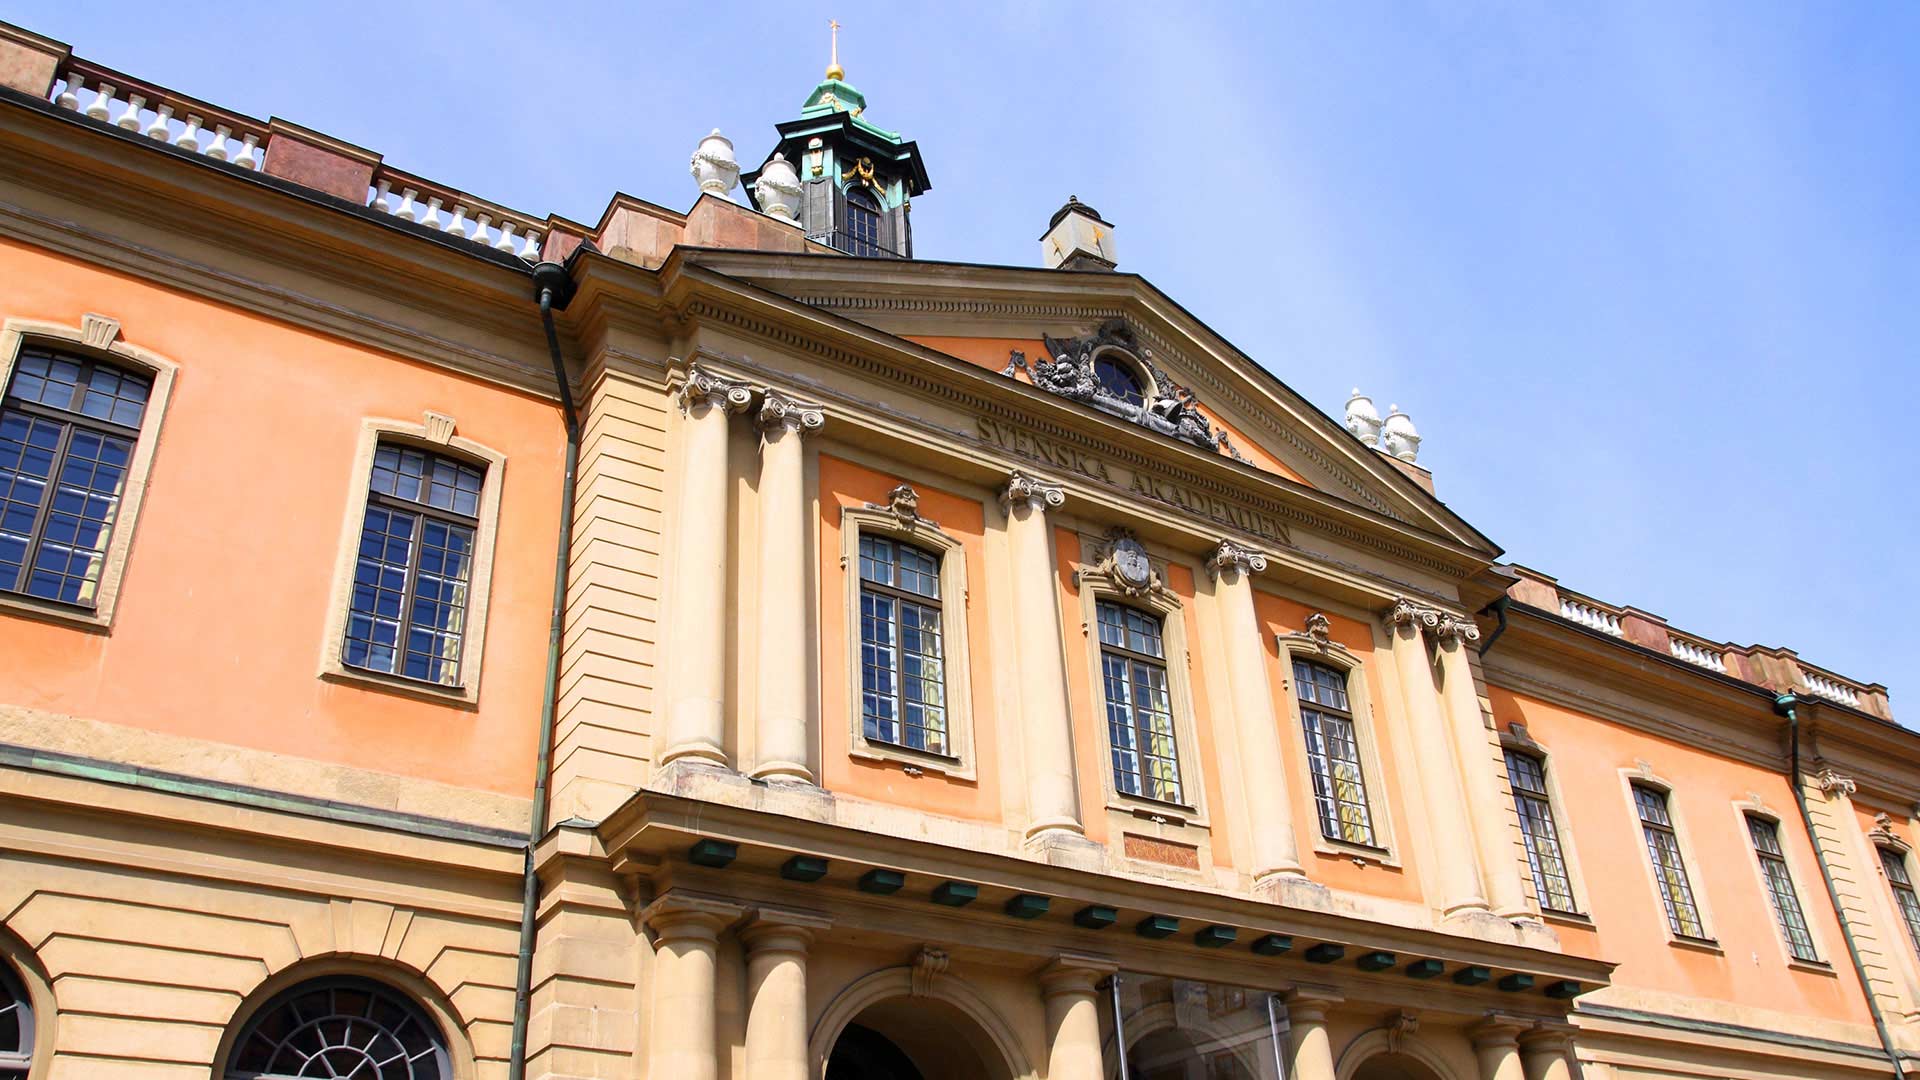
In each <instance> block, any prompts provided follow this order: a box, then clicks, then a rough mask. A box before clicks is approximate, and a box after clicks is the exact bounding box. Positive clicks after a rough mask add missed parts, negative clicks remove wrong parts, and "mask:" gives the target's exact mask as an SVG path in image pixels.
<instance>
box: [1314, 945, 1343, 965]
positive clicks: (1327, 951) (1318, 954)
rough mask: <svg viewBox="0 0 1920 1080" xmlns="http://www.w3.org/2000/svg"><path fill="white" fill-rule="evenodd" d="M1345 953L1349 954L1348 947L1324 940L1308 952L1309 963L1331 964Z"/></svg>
mask: <svg viewBox="0 0 1920 1080" xmlns="http://www.w3.org/2000/svg"><path fill="white" fill-rule="evenodd" d="M1345 955H1347V947H1346V946H1345V945H1335V944H1334V943H1333V942H1331V941H1323V942H1321V943H1320V944H1318V945H1315V946H1314V947H1313V948H1311V949H1308V950H1307V952H1306V957H1307V963H1309V964H1331V963H1333V962H1334V961H1336V960H1338V959H1340V958H1341V957H1343V956H1345Z"/></svg>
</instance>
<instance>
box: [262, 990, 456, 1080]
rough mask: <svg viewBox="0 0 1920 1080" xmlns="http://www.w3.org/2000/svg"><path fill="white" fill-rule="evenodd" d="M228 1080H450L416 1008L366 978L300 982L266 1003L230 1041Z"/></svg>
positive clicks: (428, 1024) (435, 1030)
mask: <svg viewBox="0 0 1920 1080" xmlns="http://www.w3.org/2000/svg"><path fill="white" fill-rule="evenodd" d="M233 1045H234V1050H233V1057H232V1060H231V1063H230V1064H229V1065H228V1067H227V1074H226V1075H227V1080H255V1078H266V1077H301V1078H306V1077H314V1078H319V1077H326V1078H336V1077H352V1078H353V1080H450V1078H451V1077H452V1076H453V1069H452V1067H451V1065H450V1063H449V1061H448V1059H447V1044H446V1039H445V1038H444V1037H443V1036H442V1035H441V1034H440V1028H439V1025H437V1024H435V1023H434V1022H433V1019H432V1018H431V1017H429V1016H428V1015H427V1014H426V1012H425V1011H424V1010H422V1009H421V1008H420V1006H419V1005H417V1004H415V1003H414V1002H413V1001H412V1000H411V999H409V998H408V997H406V996H405V995H402V994H400V993H399V992H398V991H395V990H393V989H392V988H390V987H387V986H385V985H383V984H381V983H377V982H373V981H371V980H368V979H323V980H315V981H313V982H308V983H302V984H301V985H299V986H296V987H294V988H293V989H292V990H289V991H287V992H286V993H284V994H281V995H280V996H279V997H276V998H274V999H273V1000H272V1001H269V1002H267V1004H266V1005H265V1006H263V1007H262V1008H261V1009H260V1011H259V1012H258V1013H255V1014H254V1016H253V1018H252V1019H251V1020H249V1021H248V1022H247V1026H246V1028H245V1029H243V1030H242V1031H241V1033H240V1037H239V1038H238V1039H236V1040H234V1044H233Z"/></svg>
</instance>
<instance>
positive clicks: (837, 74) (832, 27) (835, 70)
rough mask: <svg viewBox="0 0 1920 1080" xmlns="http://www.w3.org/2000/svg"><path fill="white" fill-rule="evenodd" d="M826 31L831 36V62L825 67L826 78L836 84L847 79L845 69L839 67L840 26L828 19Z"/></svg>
mask: <svg viewBox="0 0 1920 1080" xmlns="http://www.w3.org/2000/svg"><path fill="white" fill-rule="evenodd" d="M827 29H828V30H829V31H830V32H832V34H833V61H832V62H831V63H829V64H828V65H827V78H829V79H832V80H834V81H836V82H838V81H839V80H841V79H844V78H846V77H847V72H846V69H845V68H843V67H841V66H840V24H839V23H838V22H836V21H834V20H833V19H828V20H827Z"/></svg>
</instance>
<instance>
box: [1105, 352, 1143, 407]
mask: <svg viewBox="0 0 1920 1080" xmlns="http://www.w3.org/2000/svg"><path fill="white" fill-rule="evenodd" d="M1093 377H1094V378H1096V379H1098V380H1100V388H1101V389H1102V390H1105V391H1106V392H1107V393H1109V394H1111V395H1113V396H1114V397H1117V398H1119V399H1120V400H1121V401H1124V402H1126V403H1127V404H1129V405H1132V406H1133V407H1134V408H1136V409H1138V408H1143V407H1145V406H1146V404H1147V389H1146V387H1145V386H1144V385H1142V384H1141V382H1140V376H1138V375H1136V374H1134V371H1133V369H1132V368H1131V367H1129V366H1128V365H1127V363H1126V362H1125V361H1122V360H1120V359H1117V358H1116V357H1113V356H1101V357H1098V358H1096V359H1095V360H1094V361H1093Z"/></svg>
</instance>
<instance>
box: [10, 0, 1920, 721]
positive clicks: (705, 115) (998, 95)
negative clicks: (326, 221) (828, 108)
mask: <svg viewBox="0 0 1920 1080" xmlns="http://www.w3.org/2000/svg"><path fill="white" fill-rule="evenodd" d="M962 8H965V10H962ZM561 12H564V20H562V21H558V22H556V19H555V15H556V13H561ZM829 16H832V17H836V18H838V19H839V20H840V21H841V22H842V23H843V24H844V25H845V29H844V30H843V32H842V39H841V46H842V47H841V59H842V62H843V63H844V65H845V66H846V69H847V77H848V81H850V82H852V83H853V84H855V85H856V86H858V87H859V88H860V89H861V90H862V91H864V92H865V93H866V95H867V99H868V103H869V105H868V107H869V114H870V116H871V118H872V119H873V120H874V121H875V122H877V123H879V124H881V125H883V126H885V127H890V128H894V129H896V130H900V131H902V132H904V133H905V134H906V135H908V136H909V137H911V138H915V139H917V140H918V141H919V143H920V146H921V149H922V151H923V152H924V154H925V157H926V161H927V166H928V169H929V171H930V173H931V175H932V178H933V185H934V187H933V190H932V191H931V192H929V193H928V194H927V195H926V196H925V197H923V198H922V199H918V200H916V201H915V207H914V209H915V214H914V226H915V231H916V236H915V247H916V250H917V251H918V252H919V253H920V254H921V255H922V256H924V257H929V258H940V259H956V260H971V261H982V262H1000V263H1014V264H1032V263H1034V262H1036V261H1037V258H1038V250H1039V248H1038V244H1037V243H1036V242H1035V239H1036V237H1038V236H1039V234H1040V232H1041V231H1042V229H1043V227H1044V226H1045V224H1046V219H1047V217H1048V215H1049V214H1050V213H1051V212H1052V211H1053V210H1054V209H1056V208H1057V207H1058V206H1059V205H1060V203H1061V202H1062V201H1063V200H1064V199H1065V198H1066V197H1067V195H1069V194H1077V195H1079V196H1080V198H1081V199H1083V200H1084V201H1086V202H1089V203H1091V204H1093V205H1094V206H1096V207H1098V208H1099V210H1100V211H1101V213H1102V214H1103V215H1104V216H1105V217H1107V218H1108V220H1110V221H1113V222H1114V223H1115V224H1116V225H1117V227H1118V228H1117V231H1116V238H1117V240H1118V243H1119V245H1120V259H1121V265H1122V268H1124V269H1128V270H1133V271H1136V272H1139V273H1141V274H1144V275H1146V276H1147V277H1148V278H1149V279H1150V280H1152V281H1153V282H1154V283H1155V284H1156V285H1158V286H1159V287H1160V288H1162V289H1164V290H1166V291H1167V292H1168V293H1169V294H1171V295H1173V296H1174V297H1175V298H1176V299H1178V300H1179V301H1180V302H1181V303H1183V304H1184V305H1186V306H1187V307H1188V308H1189V309H1190V310H1192V311H1193V312H1194V313H1195V314H1197V315H1198V316H1200V317H1201V318H1203V319H1205V320H1207V321H1208V322H1209V323H1210V324H1211V325H1212V326H1213V327H1214V328H1215V329H1217V330H1218V331H1220V332H1221V333H1222V334H1224V335H1225V336H1226V337H1227V338H1229V339H1230V340H1232V341H1233V342H1234V343H1235V344H1236V345H1238V346H1239V347H1240V348H1241V349H1243V350H1244V351H1246V352H1247V353H1249V354H1250V355H1252V356H1254V357H1255V358H1256V359H1258V360H1259V361H1260V362H1262V363H1264V364H1265V365H1266V366H1267V367H1269V368H1270V369H1272V370H1273V371H1274V372H1275V373H1276V374H1278V375H1279V376H1280V377H1281V378H1283V379H1285V380H1286V381H1287V382H1288V383H1290V384H1291V385H1292V386H1293V387H1294V388H1295V389H1297V390H1299V391H1300V392H1302V393H1304V394H1305V395H1307V397H1308V398H1310V399H1311V400H1312V401H1313V402H1314V403H1315V404H1317V405H1319V406H1320V407H1321V408H1322V409H1324V410H1326V411H1327V412H1329V413H1331V414H1333V415H1335V416H1338V415H1339V414H1340V413H1341V411H1342V409H1343V406H1344V402H1345V400H1346V397H1347V391H1348V388H1349V387H1352V386H1360V387H1362V388H1364V389H1365V390H1367V392H1369V393H1370V394H1372V395H1373V396H1374V399H1375V401H1376V402H1377V403H1378V404H1379V405H1380V406H1381V408H1382V410H1383V411H1384V410H1385V407H1386V406H1387V405H1388V404H1390V403H1394V402H1398V403H1400V404H1401V405H1404V406H1405V407H1406V408H1407V410H1408V411H1409V412H1410V413H1411V414H1412V416H1413V418H1414V420H1415V422H1416V423H1417V424H1418V425H1419V428H1420V430H1421V433H1422V434H1423V435H1424V436H1425V437H1426V443H1425V446H1424V447H1423V450H1422V454H1421V462H1422V464H1425V465H1429V466H1431V467H1432V469H1433V470H1434V474H1435V481H1436V484H1437V486H1438V490H1439V493H1440V495H1441V497H1442V498H1444V499H1445V500H1446V501H1447V502H1448V503H1449V504H1450V505H1451V506H1452V507H1453V508H1454V509H1455V510H1457V511H1458V512H1460V513H1461V514H1463V515H1464V516H1465V517H1466V518H1467V519H1468V520H1470V521H1472V522H1474V523H1475V524H1476V525H1478V526H1479V527H1480V528H1481V529H1482V530H1483V531H1484V532H1486V533H1487V534H1488V535H1489V536H1491V537H1492V538H1493V539H1494V540H1495V541H1496V542H1498V543H1500V544H1501V545H1502V546H1503V547H1505V548H1506V550H1507V553H1508V557H1509V558H1511V559H1512V560H1513V561H1516V562H1519V563H1522V564H1525V565H1528V566H1532V567H1535V568H1538V569H1540V570H1544V571H1546V572H1548V573H1551V574H1554V575H1556V576H1558V577H1559V578H1560V579H1561V581H1562V582H1563V583H1564V584H1566V585H1567V586H1568V587H1570V588H1573V589H1577V590H1579V591H1582V592H1586V593H1589V594H1591V595H1595V596H1598V597H1600V598H1602V599H1606V600H1610V601H1613V602H1616V603H1628V604H1634V605H1636V606H1638V607H1641V608H1643V609H1645V610H1649V611H1653V612H1656V613H1658V614H1660V615H1663V616H1666V617H1667V618H1668V619H1669V620H1670V621H1671V622H1672V623H1673V624H1674V625H1676V626H1679V627H1683V628H1686V629H1688V630H1691V631H1694V632H1697V633H1701V634H1705V635H1707V636H1709V637H1711V638H1714V639H1732V640H1735V641H1737V642H1740V643H1748V642H1756V641H1757V642H1760V643H1763V644H1781V645H1786V646H1788V647H1791V648H1794V649H1796V650H1798V651H1799V653H1800V655H1801V656H1802V657H1804V658H1806V659H1807V660H1809V661H1810V662H1813V663H1817V664H1822V665H1825V666H1829V667H1832V668H1835V669H1837V670H1839V671H1841V672H1842V673H1844V674H1848V675H1851V676H1854V677H1856V678H1860V679H1865V680H1878V681H1881V682H1884V683H1886V684H1888V685H1889V686H1890V687H1892V689H1893V692H1894V694H1895V699H1894V703H1895V709H1896V711H1897V712H1898V711H1901V706H1902V700H1901V698H1900V696H1899V695H1900V693H1901V691H1903V690H1905V689H1907V688H1908V687H1910V686H1911V685H1912V683H1913V680H1912V679H1911V678H1910V676H1909V673H1910V672H1911V671H1912V670H1913V667H1912V665H1913V661H1912V657H1911V654H1910V652H1909V651H1908V648H1907V644H1908V642H1909V641H1910V639H1911V630H1910V629H1909V627H1908V626H1907V622H1908V620H1909V619H1911V618H1913V616H1912V615H1911V614H1909V613H1908V612H1909V609H1910V608H1911V607H1912V605H1913V601H1914V597H1915V595H1916V593H1920V571H1917V570H1916V569H1915V559H1914V556H1915V553H1916V547H1917V546H1920V544H1917V543H1916V536H1920V512H1917V511H1916V509H1915V505H1916V503H1915V497H1914V493H1915V487H1916V485H1915V482H1914V479H1913V476H1914V470H1915V455H1914V449H1915V448H1916V447H1920V411H1917V410H1920V400H1916V399H1917V398H1920V376H1916V374H1915V369H1916V363H1915V361H1916V359H1920V344H1916V342H1920V205H1916V203H1917V202H1920V199H1917V198H1916V194H1917V193H1920V175H1916V173H1917V172H1920V125H1916V124H1915V123H1914V122H1913V105H1912V102H1913V101H1915V100H1916V99H1920V47H1916V46H1915V44H1914V43H1915V42H1920V5H1913V4H1902V3H1892V2H1885V3H1870V2H1861V3H1853V4H1826V5H1816V4H1811V3H1808V4H1785V3H1738V4H1733V3H1729V4H1712V3H1699V2H1689V3H1682V4H1674V3H1657V4H1656V3H1644V4H1640V3H1620V4H1609V5H1568V4H1546V3H1539V4H1527V3H1487V4H1465V3H1416V2H1412V0H1407V2H1401V3H1354V4H1331V3H1322V4H1312V5H1307V4H1275V5H1266V4H1261V5H1251V4H1250V5H1245V6H1217V7H1216V6H1202V5H1190V6H1183V8H1182V9H1180V10H1174V6H1173V5H1166V4H1125V3H1104V4H1091V5H1069V4H1049V3H1010V4H999V5H996V4H982V5H977V6H969V5H940V6H927V7H925V8H916V7H915V6H913V5H891V6H888V7H885V8H881V7H874V6H871V5H869V6H868V7H867V8H865V9H864V10H861V9H856V8H853V7H851V6H847V5H841V6H839V7H828V6H818V5H811V4H807V3H799V4H796V3H791V2H788V3H783V4H778V5H773V4H764V5H763V4H754V3H738V2H736V3H729V4H725V5H719V4H711V5H709V4H668V3H662V4H607V3H587V4H571V5H564V6H561V5H553V6H543V5H532V4H524V3H515V4H493V3H478V4H441V3H434V2H426V3H418V4H411V5H408V6H407V7H405V8H403V9H397V8H391V7H377V6H376V7H372V8H367V7H341V6H339V5H337V4H325V5H320V4H313V5H303V4H298V3H291V2H289V3H281V4H271V5H269V4H258V3H248V4H195V3H180V4H174V5H169V6H168V8H167V11H166V13H165V14H164V15H163V14H160V13H157V12H156V11H155V10H154V9H153V7H152V5H150V4H149V5H133V4H123V3H111V4H109V3H96V2H89V0H14V2H13V3H11V4H10V5H9V11H8V12H7V13H6V14H5V18H6V19H8V20H9V21H13V22H16V23H20V24H22V25H25V26H27V27H29V28H31V29H34V30H37V31H39V32H42V33H45V34H48V35H50V36H53V37H57V38H59V39H61V40H64V41H67V42H69V43H71V44H72V45H73V46H74V47H75V50H76V52H78V53H79V54H80V55H82V56H85V57H87V58H89V59H92V60H95V61H98V62H101V63H104V64H107V65H110V66H113V67H117V68H121V69H122V70H126V71H128V72H130V73H133V74H136V75H139V76H141V77H144V78H147V79H150V80H153V81H156V82H159V83H161V84H163V85H167V86H171V87H173V88H175V89H177V90H180V91H182V92H184V93H188V94H192V95H194V96H197V97H201V98H204V99H207V100H210V101H213V102H217V103H219V104H222V105H225V106H228V107H230V108H234V109H237V110H240V111H243V112H248V113H251V114H253V115H256V116H261V117H265V116H268V115H278V116H283V117H286V118H287V119H289V120H293V121H296V122H299V123H302V124H306V125H308V126H310V127H314V128H318V129H320V130H322V131H326V132H328V133H330V134H333V135H336V136H338V137H341V138H344V139H347V140H349V141H352V142H355V143H358V144H360V145H362V146H366V147H369V148H371V149H374V150H377V151H379V152H381V153H384V154H385V155H386V158H387V160H388V161H389V162H391V163H393V164H395V165H396V166H399V167H401V168H405V169H408V170H410V171H413V172H417V173H420V174H423V175H426V176H431V177H434V178H436V179H439V180H441V181H443V182H445V183H448V184H451V185H455V186H458V187H463V188H466V189H467V190H470V191H473V192H476V193H478V194H480V195H483V196H485V197H488V198H491V199H494V200H496V201H498V202H502V203H506V204H508V205H511V206H514V207H517V208H518V209H521V210H524V211H527V212H530V213H536V214H544V213H546V212H548V211H553V212H558V213H561V214H565V215H567V216H570V217H573V218H575V219H578V220H583V221H593V220H595V219H596V218H597V217H598V215H599V213H600V211H601V209H602V208H603V207H604V206H605V205H606V201H607V199H608V197H609V196H610V195H611V193H612V192H614V191H616V190H622V191H627V192H630V193H632V194H634V195H637V196H640V197H642V198H646V199H650V200H652V201H656V202H661V203H665V204H667V205H670V206H676V207H684V206H686V205H688V204H690V203H691V202H692V199H693V195H694V187H693V183H692V181H691V179H690V178H689V177H688V175H687V158H688V155H689V154H690V153H691V151H692V149H693V146H694V143H695V142H696V141H697V140H698V138H699V137H700V136H701V135H703V134H705V132H706V131H707V130H708V129H710V128H712V127H716V126H717V127H719V128H721V129H722V130H723V131H725V132H726V133H727V134H729V135H730V136H731V137H732V138H733V139H734V141H735V143H736V144H737V146H738V148H739V154H740V157H741V159H742V160H743V161H748V163H749V164H750V165H751V164H752V163H754V162H757V161H758V160H759V159H760V157H761V156H762V155H763V154H764V153H765V152H766V150H767V148H768V146H770V145H771V142H772V136H773V130H772V125H773V124H774V123H775V122H776V121H779V120H785V119H790V118H792V117H793V116H794V115H795V114H796V113H797V110H798V107H799V105H800V102H801V101H802V99H803V98H804V97H805V95H806V93H807V91H808V90H809V89H810V88H811V87H812V86H813V84H814V83H815V82H816V81H817V80H818V79H819V77H820V72H821V69H822V67H823V66H824V64H825V61H826V51H827V33H826V22H827V19H828V17H829ZM1907 704H1908V706H1909V707H1908V709H1907V710H1905V711H1906V712H1907V713H1909V714H1911V710H1912V708H1913V706H1912V704H1911V703H1907ZM1903 718H1904V719H1905V720H1907V722H1908V723H1910V724H1912V723H1915V722H1916V720H1920V714H1911V715H1905V716H1904V717H1903Z"/></svg>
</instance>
